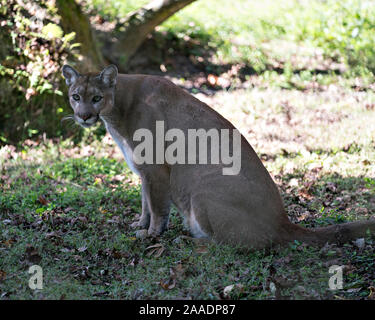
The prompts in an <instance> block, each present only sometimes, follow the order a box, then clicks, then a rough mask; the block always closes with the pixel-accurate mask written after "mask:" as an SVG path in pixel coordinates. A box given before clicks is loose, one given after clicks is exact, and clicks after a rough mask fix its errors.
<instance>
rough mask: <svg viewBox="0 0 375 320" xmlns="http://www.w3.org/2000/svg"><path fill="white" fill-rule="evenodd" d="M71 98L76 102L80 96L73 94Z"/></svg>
mask: <svg viewBox="0 0 375 320" xmlns="http://www.w3.org/2000/svg"><path fill="white" fill-rule="evenodd" d="M72 97H73V99H74V100H75V101H78V100H79V99H80V96H79V95H78V94H73V95H72Z"/></svg>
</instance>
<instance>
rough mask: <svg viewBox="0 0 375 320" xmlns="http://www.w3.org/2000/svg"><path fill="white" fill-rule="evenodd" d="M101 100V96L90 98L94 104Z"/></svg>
mask: <svg viewBox="0 0 375 320" xmlns="http://www.w3.org/2000/svg"><path fill="white" fill-rule="evenodd" d="M102 98H103V97H101V96H94V98H92V101H93V102H95V103H96V102H99V101H100V100H102Z"/></svg>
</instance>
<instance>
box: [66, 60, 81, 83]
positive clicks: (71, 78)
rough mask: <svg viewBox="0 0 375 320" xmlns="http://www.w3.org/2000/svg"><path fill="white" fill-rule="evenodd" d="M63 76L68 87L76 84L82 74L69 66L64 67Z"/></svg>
mask: <svg viewBox="0 0 375 320" xmlns="http://www.w3.org/2000/svg"><path fill="white" fill-rule="evenodd" d="M62 74H63V76H64V78H65V82H66V84H67V85H68V86H71V85H72V84H73V83H74V82H76V81H77V79H78V77H79V76H80V74H79V73H78V72H77V71H76V70H74V69H73V68H72V67H71V66H69V65H67V64H66V65H64V66H63V67H62Z"/></svg>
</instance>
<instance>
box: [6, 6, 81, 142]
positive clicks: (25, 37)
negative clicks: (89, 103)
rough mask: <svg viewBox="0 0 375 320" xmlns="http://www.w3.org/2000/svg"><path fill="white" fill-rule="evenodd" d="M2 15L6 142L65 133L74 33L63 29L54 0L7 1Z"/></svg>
mask: <svg viewBox="0 0 375 320" xmlns="http://www.w3.org/2000/svg"><path fill="white" fill-rule="evenodd" d="M0 20H1V30H0V40H1V43H2V47H1V49H0V75H1V78H0V87H1V95H0V132H1V133H0V139H1V142H13V143H14V142H17V141H18V140H19V139H22V138H28V137H32V136H34V135H36V134H38V133H41V132H46V133H47V134H50V135H59V134H61V130H60V129H59V128H60V123H59V121H58V119H59V118H60V113H62V112H63V111H64V108H66V103H65V98H64V97H63V93H62V91H61V90H62V89H61V88H62V87H65V86H62V85H61V84H62V78H61V76H60V69H61V66H62V65H63V64H64V62H65V61H66V60H67V58H68V57H69V56H72V55H73V54H74V52H73V48H74V44H73V39H74V36H75V35H74V33H70V34H64V32H63V30H62V29H61V27H60V26H59V21H60V18H59V16H58V15H57V11H56V8H55V6H54V2H53V1H47V0H41V1H34V2H28V3H27V4H25V5H20V4H19V2H18V1H15V0H2V2H1V7H0ZM1 142H0V143H1Z"/></svg>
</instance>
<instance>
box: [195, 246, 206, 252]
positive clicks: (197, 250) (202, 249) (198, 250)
mask: <svg viewBox="0 0 375 320" xmlns="http://www.w3.org/2000/svg"><path fill="white" fill-rule="evenodd" d="M195 252H196V253H200V254H202V253H207V252H208V248H207V246H205V245H200V246H197V247H196V248H195Z"/></svg>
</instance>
